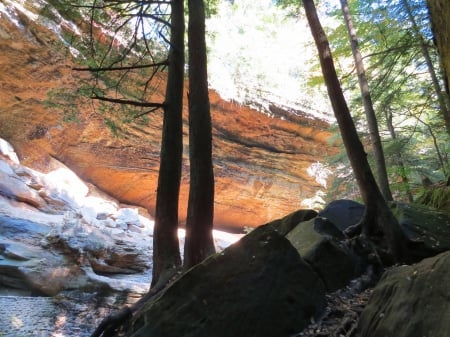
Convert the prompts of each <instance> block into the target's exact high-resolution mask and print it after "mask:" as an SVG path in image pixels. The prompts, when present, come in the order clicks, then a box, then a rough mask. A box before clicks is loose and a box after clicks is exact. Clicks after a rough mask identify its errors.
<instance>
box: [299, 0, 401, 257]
mask: <svg viewBox="0 0 450 337" xmlns="http://www.w3.org/2000/svg"><path fill="white" fill-rule="evenodd" d="M303 6H304V8H305V12H306V16H307V18H308V22H309V26H310V29H311V33H312V35H313V37H314V41H315V43H316V46H317V50H318V53H319V59H320V65H321V68H322V73H323V76H324V79H325V84H326V86H327V90H328V95H329V97H330V100H331V104H332V107H333V111H334V115H335V117H336V120H337V123H338V125H339V129H340V132H341V137H342V140H343V143H344V146H345V149H346V151H347V155H348V157H349V160H350V164H351V166H352V168H353V173H354V175H355V178H356V181H357V183H358V186H359V190H360V193H361V196H362V199H363V201H364V203H365V205H366V211H365V214H364V217H363V219H362V220H361V224H360V225H361V227H362V231H363V234H364V236H365V237H366V238H368V239H370V240H371V242H374V243H375V244H376V245H377V246H378V248H380V251H381V252H383V253H385V255H384V257H386V259H387V260H386V261H385V262H388V263H393V262H397V261H405V260H407V259H408V258H407V247H406V238H405V237H404V235H403V233H402V231H401V228H400V226H399V224H398V221H397V220H396V218H395V217H394V215H393V214H392V212H391V210H390V209H389V207H388V205H387V203H386V201H385V200H384V198H383V195H382V194H381V192H380V189H379V188H378V185H377V183H376V181H375V178H374V176H373V173H372V171H371V169H370V166H369V162H368V160H367V156H366V153H365V151H364V147H363V145H362V143H361V141H360V139H359V137H358V133H357V131H356V127H355V124H354V122H353V119H352V117H351V115H350V111H349V108H348V105H347V102H346V100H345V97H344V94H343V92H342V88H341V85H340V82H339V79H338V77H337V74H336V69H335V67H334V62H333V57H332V54H331V50H330V46H329V42H328V39H327V36H326V34H325V32H324V30H323V28H322V25H321V23H320V20H319V17H318V15H317V10H316V7H315V5H314V1H313V0H303Z"/></svg>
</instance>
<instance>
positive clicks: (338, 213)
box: [319, 199, 365, 232]
mask: <svg viewBox="0 0 450 337" xmlns="http://www.w3.org/2000/svg"><path fill="white" fill-rule="evenodd" d="M364 210H365V206H364V205H362V204H360V203H358V202H356V201H353V200H348V199H342V200H335V201H332V202H330V203H329V204H328V205H327V206H326V207H325V208H324V209H323V210H322V211H320V212H319V216H321V217H324V218H327V219H328V220H329V221H331V222H332V223H333V224H334V225H335V226H336V227H337V228H338V229H339V230H341V231H342V232H343V231H345V230H346V229H347V228H348V227H350V226H353V225H356V224H357V223H358V222H359V221H360V220H361V218H362V216H363V214H364Z"/></svg>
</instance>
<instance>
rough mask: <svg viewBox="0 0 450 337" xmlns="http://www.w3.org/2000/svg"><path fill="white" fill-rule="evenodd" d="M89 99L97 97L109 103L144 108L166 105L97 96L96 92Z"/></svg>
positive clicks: (163, 104) (163, 105)
mask: <svg viewBox="0 0 450 337" xmlns="http://www.w3.org/2000/svg"><path fill="white" fill-rule="evenodd" d="M91 99H98V100H100V101H105V102H110V103H118V104H126V105H132V106H138V107H146V108H163V107H165V106H166V104H165V103H155V102H138V101H132V100H128V99H120V98H110V97H103V96H98V95H97V94H93V96H92V97H91Z"/></svg>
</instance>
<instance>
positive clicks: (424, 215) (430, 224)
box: [391, 202, 450, 261]
mask: <svg viewBox="0 0 450 337" xmlns="http://www.w3.org/2000/svg"><path fill="white" fill-rule="evenodd" d="M391 209H392V211H393V213H394V215H395V217H396V218H397V219H398V221H399V223H400V226H401V228H402V230H403V232H404V233H405V235H406V236H407V238H408V239H409V246H410V254H411V256H412V257H413V259H415V260H416V261H420V260H421V259H423V258H426V257H431V256H434V255H436V254H439V253H441V252H445V251H447V250H450V213H449V212H445V211H439V210H437V209H434V208H431V207H427V206H423V205H418V204H404V203H399V202H396V203H394V204H392V205H391Z"/></svg>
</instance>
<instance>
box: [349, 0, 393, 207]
mask: <svg viewBox="0 0 450 337" xmlns="http://www.w3.org/2000/svg"><path fill="white" fill-rule="evenodd" d="M341 7H342V13H343V15H344V20H345V24H346V26H347V31H348V36H349V38H350V44H351V46H352V53H353V58H354V60H355V66H356V72H357V73H358V82H359V88H360V89H361V96H362V101H363V105H364V111H365V113H366V120H367V125H368V127H369V134H370V141H371V143H372V149H373V155H374V158H375V167H376V173H377V177H378V184H379V186H380V190H381V193H382V194H383V196H384V198H385V199H386V200H388V201H391V200H392V193H391V190H390V188H389V179H388V175H387V170H386V161H385V158H384V153H383V145H382V143H381V137H380V132H379V130H378V121H377V117H376V115H375V111H374V108H373V103H372V97H371V95H370V90H369V83H368V82H367V78H366V71H365V69H364V64H363V60H362V56H361V53H360V51H359V44H358V38H357V36H356V30H355V27H354V26H353V21H352V17H351V15H350V10H349V8H348V3H347V0H341Z"/></svg>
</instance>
